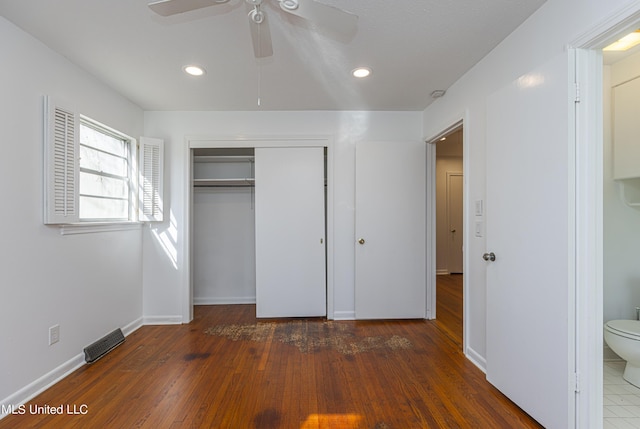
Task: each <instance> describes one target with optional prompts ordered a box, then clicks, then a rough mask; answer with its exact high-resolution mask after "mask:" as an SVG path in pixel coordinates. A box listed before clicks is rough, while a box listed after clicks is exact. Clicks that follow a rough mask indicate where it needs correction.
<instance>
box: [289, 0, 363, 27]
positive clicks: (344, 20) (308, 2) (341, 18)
mask: <svg viewBox="0 0 640 429" xmlns="http://www.w3.org/2000/svg"><path fill="white" fill-rule="evenodd" d="M278 1H279V2H280V8H281V9H282V10H284V11H285V12H288V13H290V14H293V15H297V16H299V17H301V18H304V19H307V20H309V21H312V22H314V23H317V24H319V25H321V26H323V27H327V28H329V29H330V30H332V31H335V32H337V33H342V34H347V35H351V34H354V33H355V32H356V30H357V26H358V15H354V14H353V13H350V12H347V11H344V10H342V9H338V8H337V7H334V6H329V5H326V4H323V3H318V2H317V1H315V0H278ZM293 6H295V7H293Z"/></svg>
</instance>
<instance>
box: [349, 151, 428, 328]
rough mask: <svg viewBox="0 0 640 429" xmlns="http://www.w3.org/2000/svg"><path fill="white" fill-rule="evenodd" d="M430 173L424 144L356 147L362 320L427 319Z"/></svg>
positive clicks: (358, 290) (359, 315)
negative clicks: (427, 218) (428, 190)
mask: <svg viewBox="0 0 640 429" xmlns="http://www.w3.org/2000/svg"><path fill="white" fill-rule="evenodd" d="M425 175H426V148H425V144H424V143H422V142H369V141H367V142H358V143H357V145H356V210H355V211H356V237H355V238H356V243H355V246H356V270H355V271H356V299H355V310H356V318H357V319H409V318H424V317H425V314H426V271H425V264H426V240H425V234H426V230H425V228H426V218H425V216H426V213H425V212H426V209H425V203H426V200H425V199H426V176H425ZM360 240H362V243H361V242H360Z"/></svg>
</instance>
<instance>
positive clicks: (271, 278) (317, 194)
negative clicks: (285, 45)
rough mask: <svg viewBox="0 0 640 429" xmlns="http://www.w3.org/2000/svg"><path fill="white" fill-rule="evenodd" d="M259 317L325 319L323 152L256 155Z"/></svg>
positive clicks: (284, 151) (288, 150)
mask: <svg viewBox="0 0 640 429" xmlns="http://www.w3.org/2000/svg"><path fill="white" fill-rule="evenodd" d="M255 191H256V195H255V201H256V207H255V209H256V314H257V317H302V316H325V315H326V313H327V298H326V281H325V208H324V202H325V197H324V148H320V147H297V148H290V147H282V148H281V147H278V148H256V150H255Z"/></svg>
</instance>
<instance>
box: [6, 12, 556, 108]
mask: <svg viewBox="0 0 640 429" xmlns="http://www.w3.org/2000/svg"><path fill="white" fill-rule="evenodd" d="M300 1H305V0H300ZM306 1H308V0H306ZM318 1H320V2H322V3H325V4H329V5H332V6H336V7H339V8H341V9H344V10H347V11H349V12H352V13H354V14H356V15H358V16H359V20H358V31H357V33H356V34H355V35H354V36H353V37H346V38H345V37H343V38H342V40H340V38H339V37H336V35H334V34H331V33H329V32H328V31H327V30H326V29H325V28H322V27H319V26H314V25H310V24H309V23H308V22H307V21H305V20H303V19H300V18H298V17H296V16H292V15H289V14H285V13H283V12H282V11H281V10H280V9H279V8H278V7H277V3H276V0H265V6H264V7H263V9H264V10H265V11H266V13H267V14H268V19H269V21H270V28H271V34H272V39H273V50H274V55H273V56H272V57H269V58H265V59H261V60H256V59H255V58H254V56H253V50H252V47H251V39H250V33H249V27H248V21H247V14H246V7H245V4H244V1H243V0H231V2H230V3H227V4H223V5H217V6H213V7H208V8H205V9H199V10H196V11H192V12H187V13H184V14H180V15H176V16H172V17H169V18H163V17H160V16H158V15H156V14H154V13H153V12H152V11H151V10H150V9H149V8H148V7H147V0H0V14H1V15H2V16H4V17H5V18H7V19H8V20H9V21H12V22H13V23H14V24H16V25H17V26H19V27H21V28H22V29H23V30H25V31H27V32H28V33H30V34H32V35H33V36H35V37H36V38H38V39H40V40H41V41H42V42H44V43H45V44H47V45H48V46H49V47H51V48H52V49H53V50H55V51H57V52H59V53H61V54H62V55H64V56H66V57H67V58H69V59H70V60H71V61H73V62H74V63H76V64H78V65H79V66H81V67H82V68H84V69H86V70H87V71H89V72H90V73H92V74H93V75H95V76H96V77H98V78H99V79H100V80H102V81H104V82H105V83H106V84H107V85H109V86H110V87H112V88H113V89H115V90H116V91H118V92H120V93H121V94H123V95H124V96H126V97H127V98H129V99H130V100H131V101H133V102H134V103H136V104H137V105H139V106H140V107H142V108H143V109H145V110H422V109H424V108H425V107H426V106H427V105H428V104H429V103H431V102H432V101H433V100H432V99H431V97H430V94H431V92H432V91H434V90H438V89H447V88H448V87H449V86H450V85H451V84H452V83H454V82H455V81H456V80H457V79H458V78H459V77H460V76H462V75H463V74H464V73H465V72H466V71H467V70H469V69H470V68H471V67H472V66H473V65H474V64H475V63H477V62H478V61H479V60H480V59H481V58H482V57H484V56H485V55H486V54H487V53H488V52H489V51H490V50H491V49H493V48H494V47H495V46H496V45H497V44H498V43H499V42H500V41H501V40H503V39H504V38H505V37H506V36H507V35H508V34H509V33H511V32H512V31H513V30H514V29H515V28H516V27H517V26H518V25H520V24H521V23H522V22H523V21H524V20H526V18H527V17H528V16H530V15H531V14H532V13H533V12H534V11H535V10H536V9H538V8H539V7H540V6H541V5H542V4H543V3H544V1H545V0H318ZM188 63H197V64H200V65H202V66H204V67H205V68H206V70H207V73H206V75H205V76H204V77H201V78H193V77H190V76H187V75H185V74H184V72H183V71H182V66H183V65H185V64H188ZM361 65H366V66H368V67H370V68H372V69H373V74H372V75H371V76H370V77H369V78H367V79H364V80H355V79H354V78H353V77H351V75H350V71H351V70H352V69H353V68H355V67H357V66H361ZM258 96H260V100H261V105H260V106H258V103H257V99H258Z"/></svg>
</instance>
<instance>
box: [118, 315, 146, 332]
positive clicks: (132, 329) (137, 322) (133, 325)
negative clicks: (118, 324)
mask: <svg viewBox="0 0 640 429" xmlns="http://www.w3.org/2000/svg"><path fill="white" fill-rule="evenodd" d="M142 322H143V320H142V317H140V318H138V319H136V320H134V321H133V322H131V323H129V324H128V325H125V326H124V327H123V328H122V333H123V334H124V336H125V337H128V336H129V335H130V334H132V333H133V332H135V331H137V330H138V328H140V327H142V326H143V325H144V324H143V323H142Z"/></svg>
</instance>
